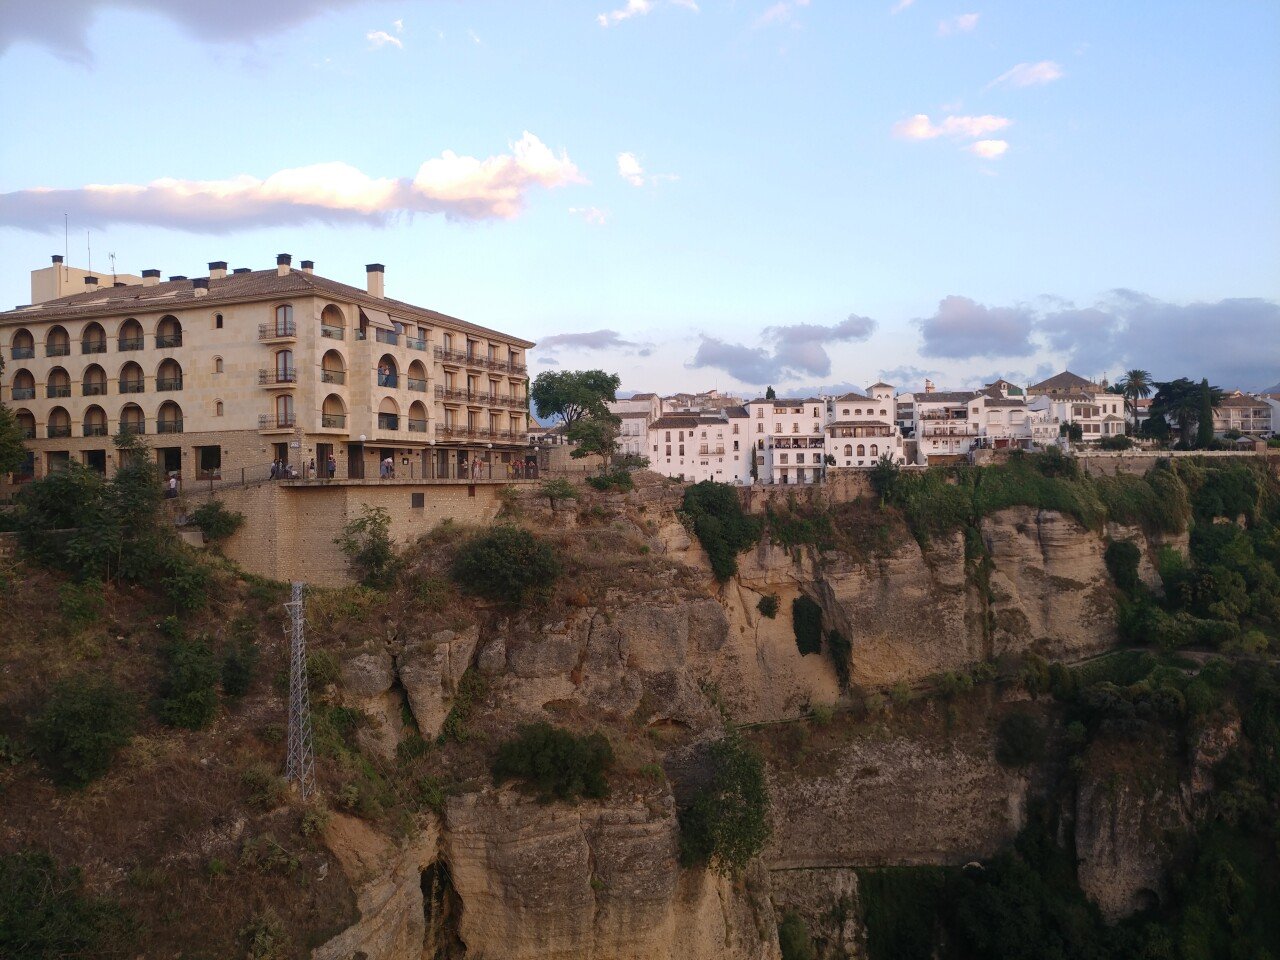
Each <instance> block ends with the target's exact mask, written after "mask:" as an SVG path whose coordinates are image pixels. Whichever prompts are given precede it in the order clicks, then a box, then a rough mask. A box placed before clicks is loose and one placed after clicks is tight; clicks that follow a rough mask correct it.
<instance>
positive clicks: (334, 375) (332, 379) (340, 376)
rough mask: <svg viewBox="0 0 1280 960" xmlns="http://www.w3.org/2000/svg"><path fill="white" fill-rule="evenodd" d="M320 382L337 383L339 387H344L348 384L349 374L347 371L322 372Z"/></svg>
mask: <svg viewBox="0 0 1280 960" xmlns="http://www.w3.org/2000/svg"><path fill="white" fill-rule="evenodd" d="M320 382H321V383H336V384H337V385H338V386H343V385H345V384H346V382H347V372H346V371H345V370H321V371H320Z"/></svg>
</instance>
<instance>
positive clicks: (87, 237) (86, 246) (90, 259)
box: [84, 230, 93, 273]
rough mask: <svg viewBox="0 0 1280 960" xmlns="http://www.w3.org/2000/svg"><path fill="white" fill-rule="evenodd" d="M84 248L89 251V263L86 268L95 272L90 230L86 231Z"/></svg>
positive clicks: (90, 271)
mask: <svg viewBox="0 0 1280 960" xmlns="http://www.w3.org/2000/svg"><path fill="white" fill-rule="evenodd" d="M84 248H85V250H87V251H88V252H89V265H88V267H86V268H85V269H86V270H88V271H89V273H93V246H92V245H91V244H90V243H89V231H88V230H86V231H85V232H84Z"/></svg>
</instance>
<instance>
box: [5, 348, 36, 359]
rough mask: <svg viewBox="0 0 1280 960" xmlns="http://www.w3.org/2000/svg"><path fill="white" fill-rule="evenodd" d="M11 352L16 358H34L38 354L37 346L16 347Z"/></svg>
mask: <svg viewBox="0 0 1280 960" xmlns="http://www.w3.org/2000/svg"><path fill="white" fill-rule="evenodd" d="M10 353H11V354H12V355H13V359H15V360H34V359H35V356H36V348H35V347H14V348H13V349H12V350H11V351H10Z"/></svg>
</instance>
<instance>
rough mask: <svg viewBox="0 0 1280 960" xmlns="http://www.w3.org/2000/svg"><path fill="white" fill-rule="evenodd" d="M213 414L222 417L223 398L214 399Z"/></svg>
mask: <svg viewBox="0 0 1280 960" xmlns="http://www.w3.org/2000/svg"><path fill="white" fill-rule="evenodd" d="M213 415H214V416H215V417H220V416H222V401H221V400H215V401H213Z"/></svg>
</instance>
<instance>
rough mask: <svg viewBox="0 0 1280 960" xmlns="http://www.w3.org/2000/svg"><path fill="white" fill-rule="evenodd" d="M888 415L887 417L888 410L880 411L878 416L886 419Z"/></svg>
mask: <svg viewBox="0 0 1280 960" xmlns="http://www.w3.org/2000/svg"><path fill="white" fill-rule="evenodd" d="M888 415H889V411H888V410H881V411H880V416H882V417H887V416H888Z"/></svg>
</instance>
